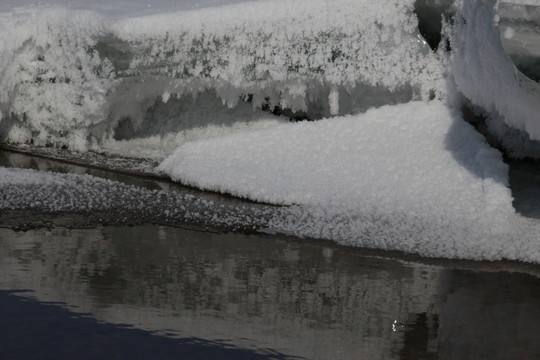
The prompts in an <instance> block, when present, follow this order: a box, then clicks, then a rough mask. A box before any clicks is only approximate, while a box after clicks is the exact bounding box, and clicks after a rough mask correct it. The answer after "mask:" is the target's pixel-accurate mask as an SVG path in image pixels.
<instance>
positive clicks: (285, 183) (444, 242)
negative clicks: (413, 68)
mask: <svg viewBox="0 0 540 360" xmlns="http://www.w3.org/2000/svg"><path fill="white" fill-rule="evenodd" d="M159 170H161V171H163V172H165V173H167V174H169V175H170V176H171V178H172V179H174V180H178V181H180V182H182V183H185V184H189V185H194V186H197V187H199V188H202V189H208V190H214V191H220V192H226V193H230V194H233V195H235V196H241V197H246V198H249V199H252V200H256V201H263V202H269V203H275V204H287V205H294V206H292V207H289V208H287V210H286V211H285V210H284V212H283V213H282V214H281V215H280V216H276V217H275V218H274V219H273V221H272V222H271V224H270V226H269V229H271V230H272V231H278V232H285V233H290V234H294V235H299V236H310V237H316V238H328V239H334V240H337V241H338V242H340V243H343V244H347V245H355V246H365V247H377V248H383V249H388V250H390V249H391V250H403V251H408V252H416V253H420V254H423V255H427V256H441V257H463V258H475V259H497V258H501V257H508V258H512V259H516V258H517V259H524V258H522V256H525V258H527V259H530V256H532V257H533V258H534V257H536V256H538V254H539V250H540V247H539V246H538V245H537V244H535V242H534V241H533V240H531V239H530V238H529V240H524V239H525V238H527V237H526V236H525V237H524V239H522V240H521V248H514V245H515V243H512V242H511V241H510V239H513V238H514V236H515V233H516V232H518V233H520V231H521V230H519V229H520V228H522V225H523V224H522V220H519V219H518V216H517V215H516V214H515V211H514V209H513V207H512V196H511V193H510V190H509V189H508V187H507V172H508V169H507V166H506V165H505V164H504V163H503V162H502V157H501V154H500V153H499V152H498V151H496V150H494V149H492V148H490V147H489V146H488V145H487V144H486V143H485V140H484V138H483V137H482V136H481V135H479V134H478V133H477V132H476V131H475V130H474V129H473V128H472V126H470V125H468V124H467V123H465V122H464V121H463V119H462V118H461V116H460V115H459V114H458V113H457V112H454V111H452V110H450V109H449V108H448V107H447V106H445V105H444V104H442V103H441V102H438V101H434V102H430V103H424V102H411V103H408V104H403V105H395V106H385V107H382V108H380V109H372V110H369V111H368V112H366V113H365V114H362V115H357V116H348V117H343V118H337V119H327V120H322V121H319V122H310V123H296V124H286V125H279V126H276V127H274V128H272V129H269V130H265V131H254V132H244V133H238V134H235V135H231V136H224V137H221V138H217V139H213V140H211V141H210V140H207V141H203V140H201V141H197V142H190V143H186V144H184V145H182V146H180V147H179V148H178V149H177V150H176V151H175V153H174V154H173V155H171V156H170V157H169V158H168V159H166V160H165V161H163V163H162V164H161V165H160V166H159ZM518 223H519V224H521V225H517V224H518ZM525 249H526V250H525ZM531 250H534V251H532V252H531ZM527 251H529V254H527ZM534 261H537V260H534Z"/></svg>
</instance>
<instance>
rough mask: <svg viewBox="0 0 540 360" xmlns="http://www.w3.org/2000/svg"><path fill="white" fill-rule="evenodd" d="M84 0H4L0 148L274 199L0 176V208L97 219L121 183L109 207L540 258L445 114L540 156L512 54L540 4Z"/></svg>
mask: <svg viewBox="0 0 540 360" xmlns="http://www.w3.org/2000/svg"><path fill="white" fill-rule="evenodd" d="M86 3H87V2H83V1H79V0H58V1H52V0H51V1H49V2H48V5H39V4H38V5H34V2H33V1H22V2H14V1H11V0H10V1H6V2H3V3H2V4H0V138H1V141H3V142H6V143H11V144H15V145H17V144H32V145H33V146H52V147H64V148H67V149H68V150H70V151H75V152H77V151H78V152H87V151H94V152H100V153H104V154H108V155H110V156H117V155H121V156H129V157H139V158H144V159H152V160H155V161H162V160H164V161H163V162H162V163H161V165H160V166H159V168H158V169H156V171H160V172H162V173H165V174H168V175H170V176H171V177H172V178H173V179H175V180H178V181H180V182H183V183H186V184H190V185H194V186H197V187H200V188H203V189H210V190H214V191H220V192H225V193H230V194H234V195H236V196H240V197H245V198H249V199H252V200H257V201H262V202H269V203H273V204H280V205H286V206H285V207H281V208H275V207H271V206H268V207H265V208H264V210H257V211H255V210H253V209H245V208H234V209H227V210H226V211H225V210H223V209H221V210H219V209H218V210H212V207H213V206H214V207H215V206H217V205H216V204H209V203H208V204H207V203H196V204H195V203H193V201H195V200H193V199H187V198H178V197H175V195H172V194H171V195H170V198H169V197H168V195H166V194H155V193H150V192H145V191H143V190H140V189H128V188H124V187H122V186H119V185H117V184H113V183H105V182H103V183H102V182H100V180H99V179H90V180H89V179H88V178H81V177H73V178H72V177H70V176H68V175H58V174H56V175H51V174H39V173H25V172H22V170H17V171H15V170H8V169H1V172H0V175H1V177H0V189H1V191H2V198H0V208H2V209H31V208H34V209H37V210H39V209H41V210H43V211H53V212H54V211H75V210H76V209H79V210H84V211H87V210H88V211H90V210H92V211H94V210H96V211H108V210H107V209H110V207H107V206H108V205H107V204H109V203H108V202H107V201H109V200H108V199H107V198H103V197H102V196H101V195H99V194H98V195H96V197H95V199H96V202H97V204H100V205H96V206H98V207H97V208H95V207H89V205H84V204H85V201H88V202H89V203H90V204H94V202H93V196H92V195H88V194H93V193H96V191H98V190H96V189H99V191H101V192H103V193H104V194H111V191H112V190H111V189H117V190H118V191H117V193H118V194H119V195H118V196H112V195H111V196H112V198H114V199H116V200H114V202H116V203H117V204H120V205H114V206H117V207H115V209H116V208H122V207H125V208H126V209H131V208H135V209H136V211H139V212H144V211H143V209H144V208H145V206H146V205H145V204H152V205H151V206H150V205H148V206H150V210H149V211H150V213H152V214H154V215H152V216H154V217H155V218H159V217H160V216H163V217H164V218H169V217H170V214H174V216H173V218H175V219H180V220H181V221H188V220H187V219H192V218H193V217H192V215H193V214H197V215H193V216H195V217H196V218H197V219H201V218H204V217H205V215H204V214H210V215H211V216H210V217H209V219H212V221H214V222H216V224H217V223H219V224H221V225H223V226H227V227H228V228H235V227H236V228H238V227H242V226H246V227H252V228H257V229H259V230H260V229H266V231H270V232H279V233H290V234H294V235H297V236H306V237H315V238H325V239H332V240H335V241H338V242H340V243H342V244H348V245H355V246H365V247H377V248H383V249H392V250H403V251H407V252H415V253H420V254H423V255H427V256H440V257H458V258H473V259H492V260H493V259H501V258H507V259H517V260H525V261H532V262H539V261H540V255H539V251H540V249H539V248H540V246H538V244H537V242H536V241H535V236H534V234H536V233H537V227H538V226H537V225H534V224H530V223H528V222H527V221H525V220H524V219H522V218H520V217H519V215H517V214H516V213H515V212H514V210H513V208H512V198H511V194H510V190H509V189H508V179H507V178H508V169H507V167H506V165H505V164H504V163H503V161H502V157H501V155H500V153H498V152H497V151H496V150H493V149H491V148H490V147H489V146H488V145H486V143H485V140H484V138H483V137H482V136H481V135H479V134H477V133H476V132H475V131H474V129H473V128H472V127H471V126H470V125H468V124H466V123H465V121H464V119H463V117H462V115H461V107H462V106H468V107H469V108H472V109H473V110H474V111H475V113H476V114H477V115H482V116H483V117H484V118H485V119H486V120H485V121H486V125H487V128H488V130H489V132H490V133H491V135H493V136H495V137H497V139H498V140H499V141H501V142H502V144H503V147H504V148H505V149H506V150H507V151H508V153H509V154H510V155H515V156H523V155H527V156H538V155H539V154H540V143H539V142H538V141H537V140H540V119H539V118H538V114H540V100H539V99H540V91H539V90H538V89H539V87H540V85H539V84H538V83H537V82H536V81H535V80H534V74H535V71H536V70H535V69H536V65H535V64H536V62H535V61H536V60H535V59H537V58H538V57H535V56H537V55H536V54H537V53H536V52H535V51H537V49H536V47H535V46H534V45H530V46H528V47H527V49H529V50H530V51H529V50H527V51H528V52H527V51H525V50H522V49H520V48H519V47H516V46H517V45H516V44H517V43H518V42H517V41H518V39H525V38H526V37H527V36H528V35H526V34H529V33H532V34H536V33H537V30H536V27H537V26H538V17H537V11H538V9H539V8H540V4H538V3H537V2H536V1H534V0H526V1H525V0H520V1H517V0H516V1H513V2H512V3H511V4H510V3H507V2H502V1H501V2H498V1H496V0H478V1H463V0H455V1H452V0H438V1H433V2H429V1H422V0H418V1H415V0H384V1H378V2H373V1H368V0H334V1H327V0H294V1H293V0H261V1H246V2H240V1H237V0H231V1H218V0H207V1H205V2H197V1H191V0H190V1H186V2H181V3H178V2H176V1H172V0H154V1H142V0H141V1H139V0H137V1H134V2H130V4H131V5H132V6H130V7H126V8H125V9H124V10H120V9H122V6H120V4H122V3H120V2H119V3H115V4H112V3H110V2H106V1H101V0H100V1H95V2H92V3H90V4H86ZM148 5H150V6H148ZM218 5H219V6H218ZM16 6H19V7H16ZM433 14H435V15H433ZM419 19H420V22H422V24H420V25H419ZM501 19H502V20H501ZM426 21H427V24H426ZM419 27H420V28H422V29H423V30H419ZM499 28H500V29H504V30H503V32H502V33H501V32H500V31H499ZM524 29H525V30H524ZM421 33H422V34H424V36H426V39H428V37H429V39H428V40H429V41H430V44H429V45H430V46H431V48H433V49H434V50H432V49H431V48H430V46H428V44H427V43H426V41H424V39H423V38H422V36H421ZM524 34H525V35H524ZM428 35H432V36H428ZM501 35H502V39H503V40H504V41H506V44H507V46H508V49H510V51H509V54H510V56H511V57H512V59H514V62H512V61H511V58H510V57H509V56H508V55H507V53H506V52H505V51H508V50H506V49H505V48H504V47H503V43H502V42H501ZM439 41H442V42H440V43H439ZM512 41H513V42H512ZM520 41H521V40H520ZM527 41H529V42H528V44H534V41H530V38H529V40H527ZM444 45H447V46H444ZM435 49H436V50H435ZM525 53H526V55H527V61H522V58H521V57H520V56H521V55H523V54H525ZM518 58H519V59H521V60H519V61H521V63H518V60H515V59H518ZM531 59H532V60H531ZM531 61H532V62H531ZM531 64H532V65H531ZM516 65H518V67H519V68H520V69H522V70H523V71H520V70H518V68H516ZM525 74H527V75H528V76H530V77H527V76H526V75H525ZM275 115H282V116H275ZM289 119H311V120H319V119H323V120H320V121H311V122H300V123H288V122H289ZM177 147H178V148H177ZM176 148H177V149H176ZM175 149H176V150H175ZM27 177H28V178H27ZM29 178H35V179H36V181H35V182H33V183H27V182H28V181H29V180H28V179H29ZM40 182H43V184H44V185H43V186H45V187H44V188H43V191H33V190H32V189H34V190H35V189H36V187H38V188H39V186H40V185H39V184H40ZM55 183H58V185H54V184H55ZM96 184H97V185H96ZM62 189H71V190H70V191H68V192H67V193H66V194H65V196H64V197H62V196H61V195H62V194H64V192H63V191H64V190H62ZM85 189H92V190H91V191H90V192H87V191H86V190H85ZM48 193H49V194H56V195H58V196H56V195H55V197H54V199H55V201H48V200H47V197H48V195H47V194H48ZM113 193H114V191H113ZM85 194H86V195H85ZM96 194H97V193H96ZM87 195H88V196H87ZM157 195H159V196H157ZM156 196H157V197H156ZM70 199H78V200H77V201H75V200H73V201H72V200H70ZM85 199H86V200H85ZM137 199H138V200H137ZM70 201H71V202H70ZM190 201H191V202H190ZM183 202H188V203H190V204H191V205H190V206H192V207H195V208H201V206H202V207H203V208H204V209H205V210H204V211H196V212H193V211H192V210H189V209H192V207H189V206H188V207H186V206H185V205H183ZM49 203H50V204H49ZM34 204H38V205H34ZM47 206H50V208H48V207H47ZM111 206H113V205H111ZM217 207H218V208H219V206H217ZM175 208H177V209H180V210H176V211H175V210H174V209H175ZM160 209H161V210H160ZM163 209H166V211H167V214H165V213H164V212H163V211H165V210H163ZM252 211H253V212H252ZM259 211H260V212H259ZM189 214H192V215H189ZM212 214H213V215H212ZM222 214H226V216H225V215H223V216H222ZM188 215H189V216H188ZM535 229H536V230H535Z"/></svg>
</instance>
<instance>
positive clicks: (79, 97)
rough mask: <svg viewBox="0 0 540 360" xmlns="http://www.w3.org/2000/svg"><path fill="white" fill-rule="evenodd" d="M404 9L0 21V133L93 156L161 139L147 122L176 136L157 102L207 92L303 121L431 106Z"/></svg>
mask: <svg viewBox="0 0 540 360" xmlns="http://www.w3.org/2000/svg"><path fill="white" fill-rule="evenodd" d="M75 4H77V3H76V2H75ZM413 5H414V1H413V0H407V1H397V0H385V1H382V2H378V3H377V4H373V3H372V2H369V1H352V0H338V1H333V2H332V3H331V4H330V3H329V2H327V1H322V0H319V1H312V0H309V1H308V0H297V1H282V0H278V1H257V2H246V3H242V4H231V5H228V6H222V7H219V8H204V9H198V10H191V11H179V12H172V13H168V14H163V13H158V14H154V15H144V16H123V17H114V16H107V15H106V14H107V12H105V15H104V13H103V12H95V11H86V10H85V11H83V10H73V9H66V8H58V7H45V8H41V7H25V8H22V9H16V10H13V11H11V12H6V13H2V14H1V15H0V16H1V17H2V18H1V24H2V25H1V26H2V28H1V31H0V36H1V44H2V55H1V58H0V69H2V70H1V71H2V77H1V78H0V89H1V90H0V111H2V113H3V114H4V118H3V119H2V121H1V122H0V125H1V126H0V128H1V129H0V130H1V131H0V132H1V134H2V137H3V140H4V141H7V142H12V143H33V144H35V145H41V146H44V145H53V146H66V147H69V148H70V149H72V150H78V151H85V150H88V149H92V150H96V151H104V149H103V147H104V143H106V140H108V139H111V138H114V136H115V132H116V130H117V129H118V126H119V125H120V126H122V125H123V127H124V128H125V127H126V125H127V126H128V127H130V128H132V129H134V131H137V130H138V129H140V128H141V127H144V126H145V125H146V124H147V123H149V122H150V123H151V126H153V127H154V128H158V127H161V125H162V124H161V123H159V121H157V123H156V119H155V116H154V115H155V113H156V111H160V112H161V115H162V117H163V116H168V117H173V116H176V117H177V124H176V125H175V126H176V127H175V128H174V129H171V132H173V131H176V132H180V131H183V130H186V127H185V126H184V125H183V124H182V116H181V115H182V114H180V116H179V114H178V112H177V110H178V109H177V108H174V106H168V104H169V101H163V99H164V97H163V94H165V93H167V94H169V95H168V96H167V97H166V98H167V100H171V99H181V100H182V101H184V100H185V98H186V97H190V96H193V97H195V98H197V97H198V96H199V94H201V93H202V94H206V93H208V92H213V93H214V94H215V96H216V97H217V99H219V100H220V101H221V102H223V103H224V104H225V105H226V106H228V107H231V108H232V107H235V106H236V105H237V104H238V103H239V102H242V101H249V103H250V104H251V105H252V106H253V107H255V108H267V109H270V110H272V109H275V108H276V107H279V108H280V109H287V110H288V111H290V112H292V113H301V114H302V116H308V117H312V118H320V117H323V116H329V115H338V114H345V113H350V112H358V111H364V110H366V109H367V108H369V107H371V106H380V105H383V104H386V103H396V102H406V101H410V100H414V99H416V100H418V99H426V100H427V99H428V98H429V97H430V96H432V97H433V96H442V93H443V92H444V83H443V81H442V77H441V66H440V64H439V62H438V61H437V60H436V57H435V56H434V55H433V54H432V53H431V52H430V51H429V50H428V48H427V46H426V45H425V44H424V42H423V41H422V40H421V39H420V37H419V33H418V30H417V22H416V18H415V17H414V14H413V10H414V7H413ZM94 7H97V8H99V6H96V5H94ZM202 102H204V101H201V103H202ZM164 113H167V114H165V115H163V114H164ZM200 116H201V117H202V116H204V113H203V114H200ZM133 136H135V135H133Z"/></svg>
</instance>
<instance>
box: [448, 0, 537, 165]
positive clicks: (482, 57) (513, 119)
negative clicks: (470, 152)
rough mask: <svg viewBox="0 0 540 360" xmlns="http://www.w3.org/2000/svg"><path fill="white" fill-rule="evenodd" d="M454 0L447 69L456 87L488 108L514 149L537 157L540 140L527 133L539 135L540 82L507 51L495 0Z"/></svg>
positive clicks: (492, 123) (494, 126) (494, 127)
mask: <svg viewBox="0 0 540 360" xmlns="http://www.w3.org/2000/svg"><path fill="white" fill-rule="evenodd" d="M530 3H532V2H530ZM454 5H455V6H454V8H455V11H456V15H455V17H454V23H453V25H452V26H451V27H449V28H448V33H449V37H450V43H451V46H452V51H451V52H450V61H449V68H450V71H449V72H450V74H451V78H452V79H453V80H454V82H455V85H456V87H457V89H458V91H459V92H460V93H461V94H463V95H464V96H465V97H466V98H467V99H469V100H470V101H471V102H472V104H474V105H476V106H477V107H479V108H481V109H482V110H483V111H484V115H485V116H486V117H487V118H488V119H487V123H488V127H489V130H490V131H491V132H492V133H493V134H494V135H495V136H497V137H498V138H499V139H501V140H502V141H503V144H504V145H505V146H506V148H507V149H508V152H509V153H510V154H514V155H515V156H524V155H529V156H531V155H532V156H538V152H537V151H538V149H537V148H538V145H537V144H536V145H535V144H533V143H531V142H530V141H529V139H527V138H530V140H536V141H538V140H540V119H539V117H538V114H540V101H539V99H540V84H538V83H536V82H535V81H534V80H531V79H529V78H527V77H525V76H524V75H523V74H521V73H520V72H519V71H517V70H516V67H515V65H514V63H513V62H512V61H511V60H510V58H509V57H508V56H507V55H506V53H505V49H504V48H503V46H502V43H501V41H500V37H501V34H500V32H499V29H498V27H497V24H498V21H499V19H500V16H499V15H498V14H497V1H495V0H481V1H474V2H473V1H458V2H456V3H455V4H454ZM503 5H504V4H503ZM536 5H540V4H538V3H536ZM502 7H504V6H502ZM534 8H535V7H534ZM531 11H532V10H531ZM503 35H504V33H503ZM520 132H521V133H520Z"/></svg>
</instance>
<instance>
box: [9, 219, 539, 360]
mask: <svg viewBox="0 0 540 360" xmlns="http://www.w3.org/2000/svg"><path fill="white" fill-rule="evenodd" d="M0 287H1V288H2V289H5V290H16V289H30V290H33V293H32V294H33V296H35V297H36V298H37V299H38V300H39V301H42V302H51V301H54V302H63V303H65V304H66V307H68V308H69V310H70V311H72V312H78V313H90V314H91V315H92V316H93V317H95V318H96V319H97V320H99V321H101V322H105V323H108V324H127V325H131V326H133V327H135V328H138V329H142V330H148V331H153V332H156V333H158V334H161V335H163V336H167V337H175V338H198V339H204V340H207V341H212V342H218V343H221V344H229V345H234V346H235V347H237V348H243V349H249V350H255V351H259V352H266V353H274V354H275V353H276V352H277V353H282V354H288V355H290V356H291V357H293V356H295V357H304V358H308V359H382V358H384V359H432V358H433V359H434V358H445V359H476V358H490V359H497V358H501V359H502V358H505V359H515V358H527V356H532V354H538V353H540V345H538V342H537V341H535V337H536V334H538V333H539V331H540V310H539V309H540V306H539V305H540V280H539V279H538V278H537V277H535V276H532V275H527V274H522V273H510V272H495V271H490V272H487V271H481V270H459V269H453V268H451V267H448V266H442V265H430V264H421V263H414V262H406V261H398V260H390V259H383V258H377V257H373V256H366V255H363V254H361V253H360V252H358V251H356V250H354V249H348V248H340V247H337V246H336V247H334V246H333V245H330V244H321V243H308V242H293V241H289V240H288V241H285V240H280V239H276V238H273V237H269V236H247V235H238V234H234V235H233V234H229V235H224V234H209V233H202V232H193V231H186V230H182V229H174V228H167V227H157V226H144V227H132V228H125V227H122V228H121V227H105V228H98V229H91V230H68V229H54V230H52V231H48V230H35V231H28V232H26V233H15V232H13V231H11V230H6V229H0Z"/></svg>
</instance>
